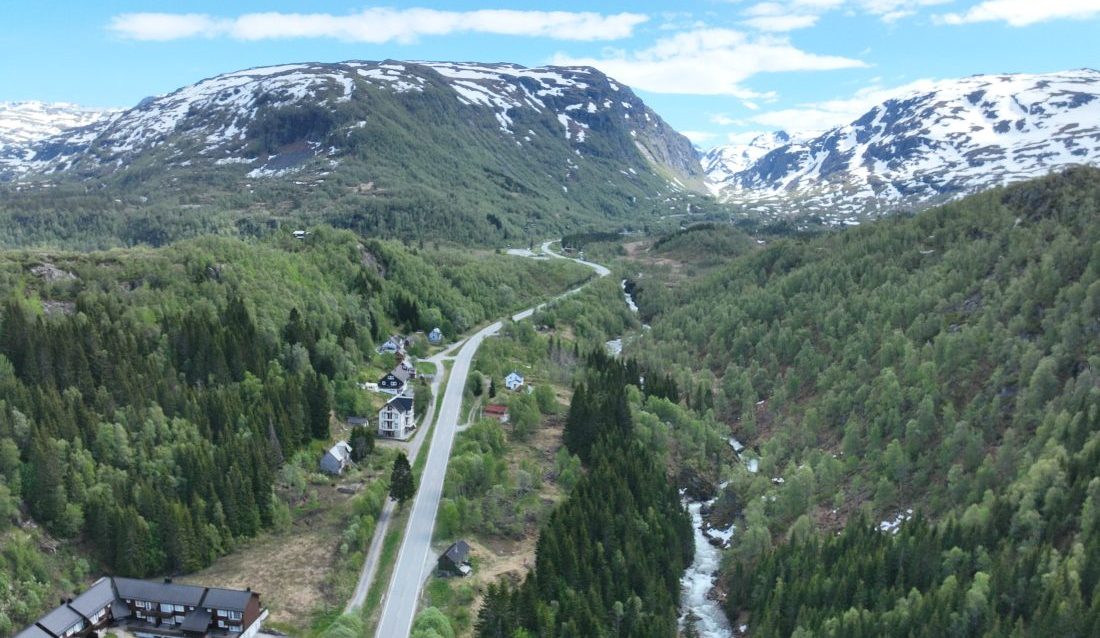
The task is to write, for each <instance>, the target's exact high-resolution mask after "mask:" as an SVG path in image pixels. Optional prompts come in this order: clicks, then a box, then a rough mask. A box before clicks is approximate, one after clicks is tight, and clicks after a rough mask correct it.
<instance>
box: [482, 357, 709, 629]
mask: <svg viewBox="0 0 1100 638" xmlns="http://www.w3.org/2000/svg"><path fill="white" fill-rule="evenodd" d="M585 377H586V378H585V380H584V381H583V382H582V384H581V385H579V386H578V388H577V391H576V394H575V395H574V397H573V400H572V402H571V404H570V408H569V416H568V419H567V421H566V425H565V434H564V437H565V443H566V446H567V448H568V449H569V451H570V452H571V453H573V454H576V455H578V456H579V457H580V458H581V459H582V462H583V463H584V467H585V468H586V473H585V474H584V477H583V478H581V480H580V481H579V482H578V483H577V485H576V486H575V487H574V488H573V491H572V492H571V493H570V496H569V498H568V499H567V500H566V501H565V502H564V503H563V504H562V505H561V506H559V507H558V508H557V509H556V510H555V511H554V512H553V513H552V514H551V515H550V518H549V520H548V521H547V522H546V524H545V525H544V526H543V528H542V529H541V531H540V535H539V541H538V549H537V560H536V562H535V566H534V569H533V570H532V571H531V573H530V574H529V575H528V576H527V578H526V580H525V581H524V582H523V584H522V585H520V586H518V587H512V586H510V585H508V584H507V583H504V582H502V583H500V584H499V585H494V586H490V588H489V591H488V592H487V594H486V598H485V602H484V604H483V606H482V608H481V611H480V614H479V618H478V623H477V634H478V636H481V637H483V638H512V637H515V636H540V635H565V636H624V637H625V636H638V637H642V636H654V637H656V636H672V635H675V633H676V622H677V621H676V618H677V609H678V605H679V602H678V601H679V592H680V585H679V579H680V575H681V573H682V572H683V570H684V568H685V567H686V566H687V565H688V564H689V563H690V562H691V556H692V534H691V522H690V520H689V519H688V517H687V514H686V512H685V511H684V509H683V506H682V505H681V504H680V496H679V493H678V492H677V488H676V485H675V483H674V482H673V481H671V480H669V478H668V477H667V476H666V473H665V467H664V463H663V457H662V456H661V455H659V454H657V453H656V452H655V451H653V450H651V449H649V448H647V447H646V446H645V445H643V444H642V443H641V441H639V439H638V438H637V436H636V433H635V431H634V424H633V417H632V414H631V408H630V405H629V399H628V391H627V387H628V385H633V384H635V383H637V380H638V378H639V368H638V367H637V365H635V364H634V363H633V362H628V363H620V362H618V361H615V360H612V359H610V358H608V357H607V356H606V355H603V354H602V353H600V352H596V353H594V354H592V355H591V356H590V357H589V358H588V366H587V368H586V374H585ZM658 388H659V390H656V391H659V392H660V393H662V394H665V393H674V392H675V389H674V388H672V387H668V386H665V385H658Z"/></svg>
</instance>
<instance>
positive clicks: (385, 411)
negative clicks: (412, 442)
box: [378, 396, 416, 440]
mask: <svg viewBox="0 0 1100 638" xmlns="http://www.w3.org/2000/svg"><path fill="white" fill-rule="evenodd" d="M414 430H416V415H415V414H414V409H413V398H412V397H408V396H396V397H394V398H392V399H390V400H389V402H387V403H386V405H384V406H382V409H381V410H379V411H378V436H379V437H380V438H384V439H401V440H405V439H407V438H409V437H410V436H412V433H413V431H414Z"/></svg>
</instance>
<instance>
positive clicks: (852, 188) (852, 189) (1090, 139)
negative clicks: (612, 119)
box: [704, 69, 1100, 223]
mask: <svg viewBox="0 0 1100 638" xmlns="http://www.w3.org/2000/svg"><path fill="white" fill-rule="evenodd" d="M707 158H708V159H705V160H704V166H705V168H706V170H707V173H708V181H709V182H710V183H711V188H712V190H714V191H715V192H716V193H718V194H719V196H720V197H721V198H722V199H724V200H725V201H727V202H732V203H738V204H742V205H744V206H745V207H746V209H748V210H750V211H752V212H753V213H754V214H757V215H761V216H764V217H784V216H790V215H791V214H815V215H819V216H821V217H822V218H823V219H825V220H826V221H827V222H831V223H845V222H853V221H857V220H858V219H860V218H862V217H865V216H868V215H878V214H882V213H889V212H892V211H896V210H914V209H920V208H923V207H926V206H929V205H932V204H936V203H940V202H943V201H947V200H950V199H953V198H956V197H960V196H963V195H966V194H969V193H972V192H975V191H978V190H981V189H984V188H988V187H990V186H995V185H1001V184H1006V183H1010V182H1015V181H1020V180H1024V179H1028V178H1031V177H1036V176H1039V175H1043V174H1046V173H1048V172H1050V171H1052V170H1055V169H1058V168H1062V167H1065V166H1071V165H1076V164H1089V165H1097V164H1100V72H1098V71H1095V70H1092V69H1081V70H1076V71H1065V72H1059V73H1048V74H997V75H976V76H971V77H966V78H962V79H958V80H946V81H941V82H937V83H936V84H935V85H934V86H933V87H932V88H930V89H928V90H923V91H914V92H912V93H909V94H907V95H902V96H899V97H896V98H893V99H890V100H887V101H885V102H883V103H882V104H879V105H877V106H875V107H873V108H872V109H870V110H869V111H867V113H865V114H864V115H863V116H861V117H860V118H858V119H856V120H855V121H854V122H852V123H850V124H847V125H844V126H839V127H836V128H834V129H831V130H829V131H826V132H824V133H822V134H821V135H818V136H817V137H815V138H813V139H810V140H805V141H797V140H792V141H790V142H788V143H785V144H780V145H777V146H775V147H773V148H771V149H768V150H767V151H766V152H764V153H762V154H760V153H759V152H758V149H756V150H751V151H746V150H744V148H743V147H733V148H732V149H731V148H729V147H726V148H720V149H714V150H712V151H711V152H710V153H709V154H708V156H707ZM727 158H730V159H728V160H727ZM746 159H748V160H750V161H748V162H747V163H746V162H745V160H746ZM708 160H709V161H708Z"/></svg>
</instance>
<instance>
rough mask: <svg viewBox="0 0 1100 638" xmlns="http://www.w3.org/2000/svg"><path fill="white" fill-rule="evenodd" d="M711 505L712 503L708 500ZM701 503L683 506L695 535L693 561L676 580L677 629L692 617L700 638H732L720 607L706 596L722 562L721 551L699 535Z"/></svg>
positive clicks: (731, 632) (701, 515)
mask: <svg viewBox="0 0 1100 638" xmlns="http://www.w3.org/2000/svg"><path fill="white" fill-rule="evenodd" d="M711 503H713V501H711ZM703 505H704V503H687V508H688V512H690V513H691V525H692V528H693V529H694V532H695V560H694V561H692V563H691V565H690V566H689V567H688V568H687V570H686V571H685V572H684V575H683V577H682V578H680V588H681V594H680V608H681V610H683V613H682V614H681V615H680V628H681V629H682V628H683V627H684V623H685V622H686V621H687V619H688V616H694V618H695V631H696V632H697V633H698V635H699V636H700V638H732V636H733V630H732V629H731V628H730V623H729V620H727V619H726V614H725V612H724V611H722V606H721V605H719V604H718V603H717V602H716V601H714V600H711V599H710V598H709V597H708V596H707V594H709V593H710V590H711V589H712V588H713V587H714V581H715V575H714V574H715V573H716V572H717V571H718V566H719V564H720V563H721V561H722V551H721V550H720V549H718V548H717V547H715V546H713V545H711V544H710V541H709V540H707V536H706V534H704V533H703V514H702V512H701V511H700V510H702V508H703Z"/></svg>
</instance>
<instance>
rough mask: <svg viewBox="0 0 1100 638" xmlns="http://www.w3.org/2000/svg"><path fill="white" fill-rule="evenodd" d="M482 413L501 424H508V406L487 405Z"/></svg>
mask: <svg viewBox="0 0 1100 638" xmlns="http://www.w3.org/2000/svg"><path fill="white" fill-rule="evenodd" d="M482 413H483V414H484V415H485V416H487V417H491V418H494V419H496V420H497V421H500V422H501V423H507V422H508V406H506V405H495V404H493V405H487V406H485V409H484V410H482Z"/></svg>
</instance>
